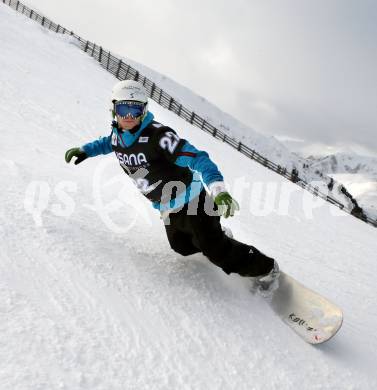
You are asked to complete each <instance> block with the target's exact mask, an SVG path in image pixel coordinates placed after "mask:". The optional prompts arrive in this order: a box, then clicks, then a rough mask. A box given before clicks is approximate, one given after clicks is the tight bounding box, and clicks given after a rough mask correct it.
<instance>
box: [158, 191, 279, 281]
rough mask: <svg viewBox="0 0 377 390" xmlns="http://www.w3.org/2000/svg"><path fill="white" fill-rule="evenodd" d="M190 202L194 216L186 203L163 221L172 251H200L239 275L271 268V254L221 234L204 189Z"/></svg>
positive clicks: (184, 253) (252, 274) (253, 274)
mask: <svg viewBox="0 0 377 390" xmlns="http://www.w3.org/2000/svg"><path fill="white" fill-rule="evenodd" d="M206 198H207V200H206ZM193 202H196V204H197V212H196V215H190V214H191V213H192V211H189V212H188V209H190V210H192V207H189V204H186V205H185V206H184V207H183V208H182V209H181V210H179V211H177V212H172V213H170V214H169V216H168V218H169V220H168V221H169V223H168V224H167V222H165V229H166V234H167V236H168V240H169V243H170V246H171V248H172V249H173V250H174V251H176V252H178V253H179V254H181V255H183V256H188V255H192V254H194V253H198V252H202V253H203V254H204V255H205V256H206V257H207V258H208V259H209V260H210V261H211V262H212V263H214V264H216V265H217V266H218V267H220V268H222V269H223V271H224V272H226V273H227V274H230V273H232V272H234V273H238V274H240V275H242V276H259V275H264V274H266V273H268V272H269V271H270V270H271V269H272V268H273V265H274V260H273V259H272V258H271V257H268V256H266V255H264V254H263V253H262V252H260V251H259V250H258V249H256V248H255V247H253V246H251V245H246V244H243V243H241V242H239V241H237V240H234V239H233V238H230V237H228V236H226V235H225V233H224V232H223V230H222V228H221V224H220V217H219V216H218V215H213V214H214V212H213V210H216V205H215V204H214V202H213V201H212V199H210V197H209V196H208V195H207V194H206V192H205V191H204V190H203V191H202V192H201V194H200V195H199V197H198V198H196V199H193V200H192V201H191V203H193ZM205 202H207V203H206V210H208V205H209V204H210V205H211V206H210V207H211V209H212V213H211V215H208V213H207V212H206V211H205V209H204V204H205ZM195 209H196V207H195Z"/></svg>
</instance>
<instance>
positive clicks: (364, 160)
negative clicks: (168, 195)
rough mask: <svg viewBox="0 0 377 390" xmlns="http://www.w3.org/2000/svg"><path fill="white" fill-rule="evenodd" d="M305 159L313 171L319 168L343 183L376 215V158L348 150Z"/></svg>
mask: <svg viewBox="0 0 377 390" xmlns="http://www.w3.org/2000/svg"><path fill="white" fill-rule="evenodd" d="M307 160H308V161H310V167H311V169H312V170H313V171H316V170H319V171H321V172H323V173H324V174H326V175H329V176H331V177H333V178H334V179H335V180H337V181H339V182H340V183H344V185H345V186H346V187H347V188H348V189H349V191H350V192H351V193H352V194H353V195H354V196H355V198H356V199H357V201H358V203H359V204H360V205H361V207H363V208H364V209H366V210H368V212H369V214H370V215H374V216H377V158H373V157H367V156H359V155H357V154H356V153H352V152H348V153H337V154H333V155H329V156H321V157H315V156H309V157H308V159H307Z"/></svg>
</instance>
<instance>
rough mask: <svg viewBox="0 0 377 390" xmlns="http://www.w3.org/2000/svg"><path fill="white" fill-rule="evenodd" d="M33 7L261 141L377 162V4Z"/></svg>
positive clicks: (322, 0)
mask: <svg viewBox="0 0 377 390" xmlns="http://www.w3.org/2000/svg"><path fill="white" fill-rule="evenodd" d="M26 4H28V5H29V6H31V7H34V8H37V9H39V10H40V11H41V12H43V13H44V14H45V15H46V16H49V17H50V18H52V19H53V20H54V21H56V22H57V23H60V24H62V25H64V26H65V27H66V28H68V29H71V30H73V31H75V32H76V33H77V34H79V35H81V36H83V37H84V38H86V39H89V40H91V41H94V42H96V43H98V44H100V45H102V46H104V47H105V48H107V49H109V50H110V51H114V52H116V53H118V54H121V55H123V56H125V57H128V58H131V59H133V60H135V61H138V62H140V63H143V64H145V65H147V66H149V67H150V68H152V69H155V70H156V71H159V72H161V73H163V74H165V75H167V76H169V77H171V78H173V79H175V80H176V81H178V82H179V83H181V84H183V85H185V86H187V87H189V88H190V89H192V90H194V91H195V92H197V93H198V94H200V95H202V96H204V97H206V98H207V99H208V100H210V101H211V102H213V103H215V104H216V105H218V106H219V107H221V108H222V109H223V110H225V111H227V112H228V113H230V114H232V115H233V116H235V117H238V118H239V119H240V120H241V121H242V122H244V123H246V124H247V125H250V126H252V127H254V128H255V129H256V130H258V131H259V132H261V133H264V134H267V135H275V136H286V137H292V138H297V139H302V140H304V141H305V142H306V143H315V144H317V145H322V144H323V145H327V146H330V147H335V149H334V150H336V148H338V147H346V148H350V149H353V150H355V151H357V152H359V153H369V154H374V155H377V1H376V0H232V1H229V0H211V1H205V0H190V1H180V0H144V1H128V0H64V2H63V1H61V0H27V1H26ZM328 150H330V149H328Z"/></svg>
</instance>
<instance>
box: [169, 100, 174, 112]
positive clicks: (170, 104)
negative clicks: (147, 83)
mask: <svg viewBox="0 0 377 390" xmlns="http://www.w3.org/2000/svg"><path fill="white" fill-rule="evenodd" d="M172 104H173V98H172V97H171V98H170V100H169V107H168V110H169V111H171V106H172Z"/></svg>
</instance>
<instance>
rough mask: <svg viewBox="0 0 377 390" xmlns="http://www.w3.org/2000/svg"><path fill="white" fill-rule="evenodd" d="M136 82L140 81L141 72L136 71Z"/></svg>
mask: <svg viewBox="0 0 377 390" xmlns="http://www.w3.org/2000/svg"><path fill="white" fill-rule="evenodd" d="M134 80H135V81H139V72H138V71H136V73H135V78H134Z"/></svg>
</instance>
